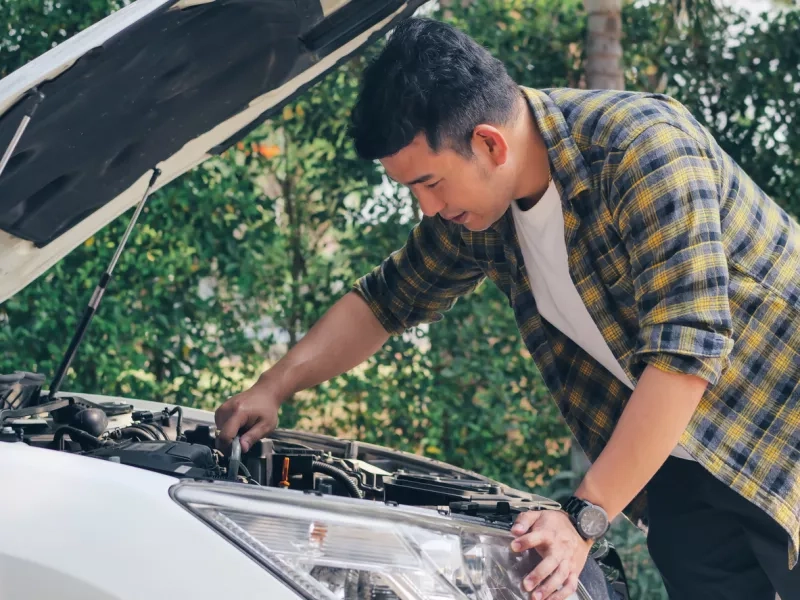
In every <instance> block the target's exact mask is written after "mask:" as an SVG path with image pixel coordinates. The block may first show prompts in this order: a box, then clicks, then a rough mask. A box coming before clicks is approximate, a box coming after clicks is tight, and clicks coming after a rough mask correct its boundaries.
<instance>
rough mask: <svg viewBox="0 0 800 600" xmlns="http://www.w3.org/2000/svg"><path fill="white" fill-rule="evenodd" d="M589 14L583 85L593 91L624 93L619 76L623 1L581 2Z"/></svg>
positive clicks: (621, 75) (623, 85) (620, 72)
mask: <svg viewBox="0 0 800 600" xmlns="http://www.w3.org/2000/svg"><path fill="white" fill-rule="evenodd" d="M583 4H584V6H585V7H586V12H587V13H589V33H588V35H587V39H586V58H587V60H586V85H587V87H588V88H589V89H593V90H622V89H625V79H624V77H623V74H622V65H621V60H622V41H621V40H622V0H583Z"/></svg>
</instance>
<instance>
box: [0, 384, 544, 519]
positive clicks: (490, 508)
mask: <svg viewBox="0 0 800 600" xmlns="http://www.w3.org/2000/svg"><path fill="white" fill-rule="evenodd" d="M24 404H25V406H15V408H13V409H9V408H6V409H5V410H3V411H0V412H1V413H2V414H0V421H2V423H1V425H2V429H1V430H0V441H2V442H21V443H27V444H29V445H31V446H35V447H40V448H48V449H51V450H55V451H60V452H69V453H72V454H78V455H81V456H86V457H89V458H94V459H98V460H107V461H111V462H116V463H119V464H123V465H128V466H131V467H136V468H140V469H146V470H149V471H155V472H158V473H162V474H165V475H170V476H172V477H177V478H190V479H201V480H203V479H206V480H229V481H236V482H239V483H241V484H243V485H258V486H267V487H275V488H289V489H293V490H302V491H306V492H309V493H312V492H313V493H318V494H332V495H338V496H350V497H354V498H362V499H368V500H375V501H380V502H389V503H397V504H404V505H411V506H424V507H431V508H435V509H437V510H440V511H447V512H450V513H453V514H460V515H465V516H471V517H476V518H481V519H483V520H485V521H487V522H492V523H496V524H502V523H507V524H508V525H509V526H510V524H511V523H512V522H513V519H514V517H515V516H516V515H517V514H519V512H521V511H525V510H545V509H557V508H559V505H558V503H556V502H553V501H551V500H548V499H547V498H544V497H541V496H537V495H534V494H529V493H526V492H522V491H519V490H513V489H510V488H507V487H506V486H503V485H501V484H499V483H497V482H495V481H492V480H490V479H488V478H484V477H481V476H479V475H477V474H474V473H470V472H468V471H464V470H461V469H458V468H456V467H453V466H451V465H446V464H444V463H439V462H438V461H433V460H429V459H425V458H423V457H420V456H416V455H410V454H406V453H402V452H397V451H392V450H388V449H385V448H382V447H379V446H374V445H372V444H364V443H361V442H358V441H348V440H340V439H338V438H333V437H329V436H323V435H315V434H310V433H301V432H294V431H288V430H277V431H275V432H273V433H272V434H271V435H270V437H269V438H265V439H262V440H259V441H258V442H257V443H256V444H254V445H253V447H252V448H250V449H249V450H248V452H246V453H240V452H236V451H234V452H232V453H231V455H227V454H225V453H223V452H221V451H220V450H219V449H218V448H217V441H216V436H217V430H216V428H215V427H214V426H213V425H210V424H208V423H207V422H206V423H202V422H196V421H192V420H191V419H186V418H184V417H183V410H182V407H180V406H171V407H165V408H163V409H162V410H161V411H151V410H136V409H135V407H134V406H133V405H132V404H126V403H124V402H104V403H97V402H92V401H90V400H88V399H86V398H82V397H79V396H65V397H60V398H59V399H58V400H56V401H55V402H45V403H42V404H36V403H31V402H26V403H24ZM26 413H30V414H26Z"/></svg>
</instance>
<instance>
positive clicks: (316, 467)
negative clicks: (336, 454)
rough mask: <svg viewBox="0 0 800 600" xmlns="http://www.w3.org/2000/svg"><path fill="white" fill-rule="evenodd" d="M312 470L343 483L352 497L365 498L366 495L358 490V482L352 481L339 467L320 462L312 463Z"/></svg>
mask: <svg viewBox="0 0 800 600" xmlns="http://www.w3.org/2000/svg"><path fill="white" fill-rule="evenodd" d="M311 470H312V471H314V472H317V473H325V475H330V476H331V477H333V478H334V479H335V480H336V481H338V482H339V483H341V484H342V485H343V486H344V487H346V488H347V491H348V492H350V495H351V496H352V497H353V498H363V497H364V493H363V492H362V491H361V490H360V489H359V488H358V486H357V485H356V482H355V481H353V480H352V479H350V477H349V476H348V475H347V473H345V472H344V471H343V470H342V469H340V468H339V467H334V466H333V465H329V464H328V463H324V462H322V461H319V460H315V461H312V463H311Z"/></svg>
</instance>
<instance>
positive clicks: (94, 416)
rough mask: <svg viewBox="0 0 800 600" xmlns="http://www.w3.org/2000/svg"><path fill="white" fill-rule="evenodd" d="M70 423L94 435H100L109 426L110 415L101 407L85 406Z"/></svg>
mask: <svg viewBox="0 0 800 600" xmlns="http://www.w3.org/2000/svg"><path fill="white" fill-rule="evenodd" d="M70 425H72V426H73V427H75V428H76V429H80V430H81V431H85V432H86V433H88V434H89V435H93V436H94V437H100V436H101V435H102V434H103V433H105V430H106V427H108V417H107V416H106V413H105V412H103V410H102V409H100V408H84V409H83V410H80V411H78V412H77V413H76V414H75V416H73V417H72V420H71V422H70Z"/></svg>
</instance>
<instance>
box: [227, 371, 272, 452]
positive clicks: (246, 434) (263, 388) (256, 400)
mask: <svg viewBox="0 0 800 600" xmlns="http://www.w3.org/2000/svg"><path fill="white" fill-rule="evenodd" d="M280 406H281V400H280V399H279V398H277V397H276V396H275V394H274V393H273V392H271V391H270V388H269V386H268V384H266V382H264V381H261V380H260V381H259V382H257V383H256V384H255V385H254V386H253V387H251V388H250V389H249V390H245V391H244V392H242V393H241V394H236V395H235V396H233V397H232V398H230V399H229V400H228V401H227V402H225V403H224V404H223V405H222V406H220V407H219V408H218V409H217V412H216V413H215V414H214V420H215V421H216V423H217V428H218V430H219V431H218V433H217V446H218V447H219V448H220V450H223V451H227V450H228V449H229V448H230V446H231V442H232V441H233V438H234V437H236V436H237V435H241V439H240V442H241V444H242V452H247V451H248V450H249V449H250V446H252V445H253V444H254V443H255V442H257V441H258V440H260V439H261V438H263V437H264V436H266V435H267V434H268V433H270V432H271V431H273V430H274V429H275V428H276V427H277V426H278V409H279V408H280Z"/></svg>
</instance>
